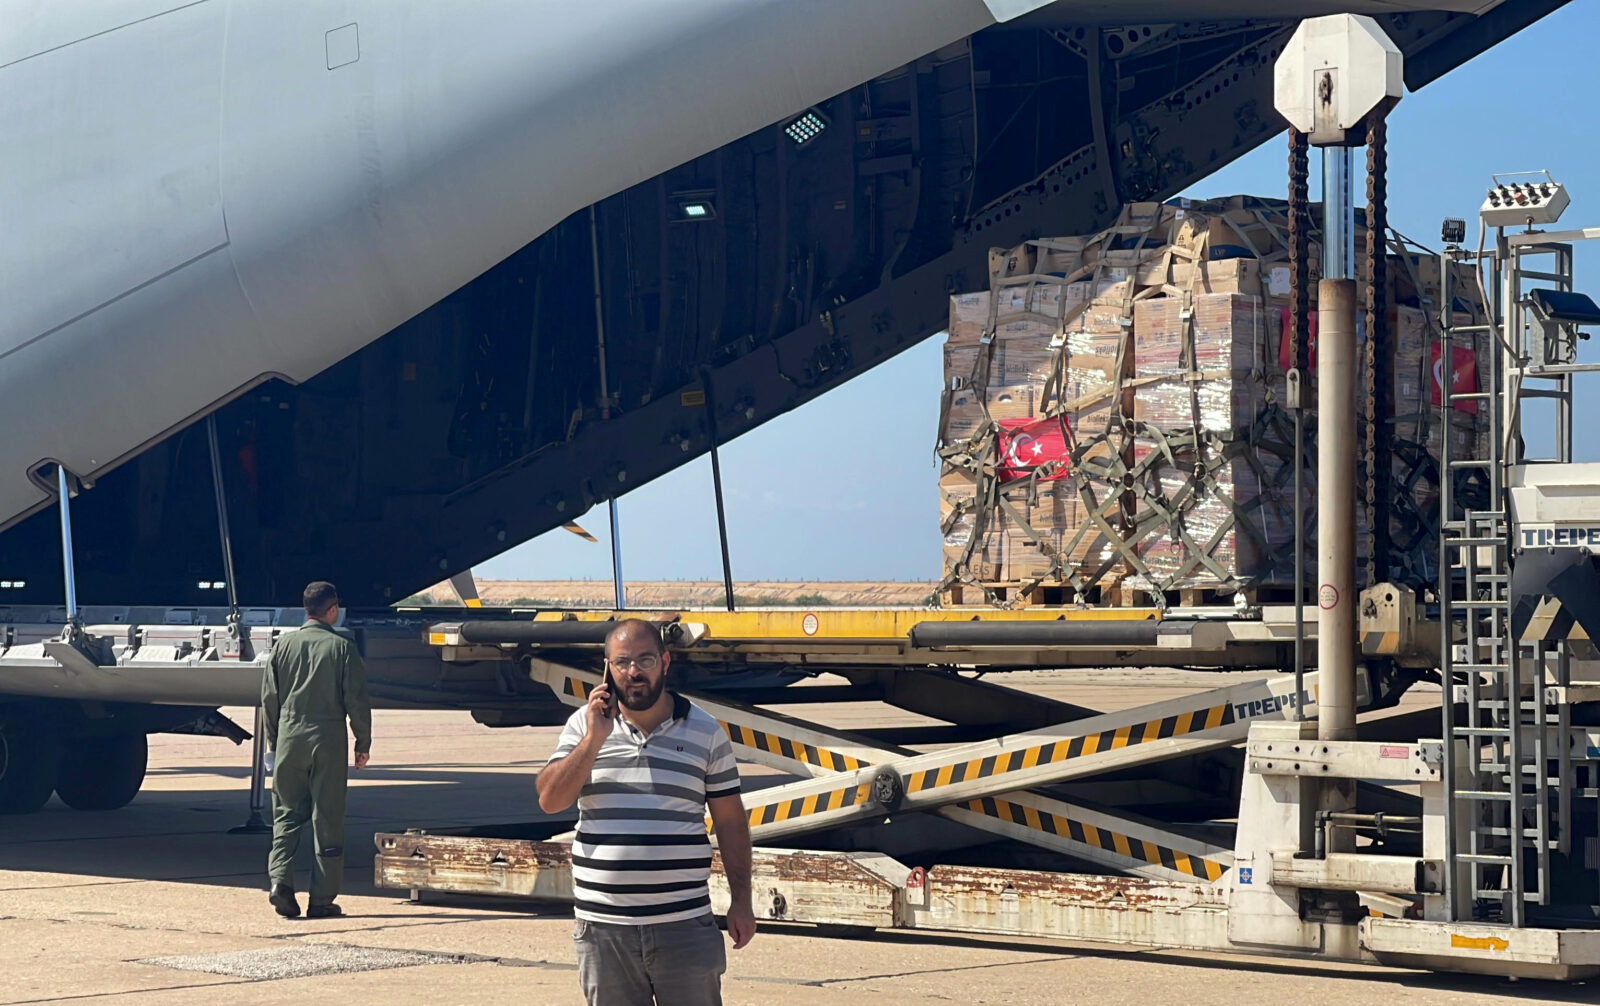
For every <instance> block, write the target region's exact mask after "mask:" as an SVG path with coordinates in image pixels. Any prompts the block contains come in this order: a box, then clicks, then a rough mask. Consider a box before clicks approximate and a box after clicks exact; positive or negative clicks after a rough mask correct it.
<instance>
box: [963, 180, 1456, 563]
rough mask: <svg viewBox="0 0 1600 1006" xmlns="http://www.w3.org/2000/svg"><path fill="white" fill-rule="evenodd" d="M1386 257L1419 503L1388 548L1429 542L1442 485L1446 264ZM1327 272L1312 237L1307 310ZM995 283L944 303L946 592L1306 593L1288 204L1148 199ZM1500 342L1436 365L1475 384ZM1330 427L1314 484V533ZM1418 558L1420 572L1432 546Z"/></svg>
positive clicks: (1054, 243)
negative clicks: (966, 586) (1297, 487)
mask: <svg viewBox="0 0 1600 1006" xmlns="http://www.w3.org/2000/svg"><path fill="white" fill-rule="evenodd" d="M1358 254H1359V250H1358ZM1388 263H1389V283H1388V287H1387V300H1388V304H1389V308H1388V311H1387V325H1386V327H1387V330H1388V332H1389V333H1390V342H1391V352H1392V354H1393V356H1392V378H1393V379H1392V381H1391V382H1390V383H1391V389H1390V391H1389V394H1390V395H1391V396H1392V400H1391V402H1390V411H1391V415H1392V416H1393V417H1394V422H1393V436H1394V438H1395V440H1396V441H1397V449H1396V450H1395V451H1394V452H1393V453H1392V456H1391V457H1390V458H1389V459H1388V461H1387V463H1390V464H1391V465H1392V466H1393V473H1392V477H1393V479H1394V484H1395V493H1396V494H1402V493H1403V494H1405V498H1404V499H1397V500H1396V501H1395V505H1394V509H1395V511H1396V513H1397V514H1398V515H1399V516H1396V517H1395V518H1394V519H1393V520H1392V521H1391V535H1390V537H1391V538H1399V537H1407V538H1413V539H1414V538H1415V537H1416V536H1415V534H1414V533H1411V532H1414V531H1415V528H1416V524H1417V520H1418V517H1419V515H1421V519H1423V520H1426V519H1427V516H1428V515H1429V514H1431V512H1432V511H1431V509H1430V508H1433V507H1435V506H1436V500H1437V477H1436V476H1432V475H1429V474H1428V473H1427V472H1426V471H1425V470H1424V469H1426V468H1427V464H1428V461H1429V459H1430V458H1431V459H1434V460H1435V461H1436V459H1437V457H1438V454H1439V450H1440V447H1441V444H1442V442H1443V441H1444V440H1445V438H1446V431H1445V430H1444V429H1443V428H1442V426H1443V424H1442V423H1441V421H1440V417H1439V405H1438V398H1437V393H1438V392H1437V384H1435V383H1432V375H1433V374H1434V373H1435V372H1436V368H1435V367H1434V366H1433V364H1434V363H1435V362H1437V361H1438V360H1439V357H1440V355H1441V354H1440V352H1439V346H1438V339H1437V332H1436V331H1435V327H1436V326H1434V325H1432V324H1431V322H1430V313H1429V312H1434V313H1436V312H1437V305H1438V279H1437V268H1436V266H1435V265H1434V263H1433V261H1432V260H1431V259H1429V258H1425V257H1421V256H1417V255H1412V254H1410V253H1406V254H1395V255H1391V256H1389V259H1388ZM1316 264H1317V262H1316V254H1315V246H1314V245H1313V255H1312V263H1311V266H1312V270H1311V272H1312V277H1313V287H1312V289H1311V291H1310V296H1311V300H1312V303H1313V306H1314V303H1315V289H1314V279H1315V267H1316ZM990 272H991V275H990V289H989V290H987V291H978V292H974V293H969V294H962V295H958V296H956V297H953V298H952V300H951V311H950V326H949V336H948V342H947V343H946V347H945V377H946V385H945V387H946V391H945V402H944V409H943V412H942V419H941V429H940V454H941V456H942V457H943V458H944V461H945V465H944V473H943V476H942V477H941V481H940V492H941V495H942V498H943V510H942V518H943V521H944V527H945V580H946V583H947V584H956V583H978V584H988V585H995V584H1037V583H1062V584H1067V585H1070V586H1072V587H1075V588H1077V590H1079V591H1080V592H1082V593H1087V592H1088V591H1089V590H1090V589H1091V588H1093V587H1096V586H1100V587H1104V586H1123V587H1132V588H1135V589H1139V590H1145V591H1153V592H1161V591H1166V590H1172V589H1180V588H1188V587H1202V588H1220V589H1222V590H1232V589H1241V588H1244V587H1254V586H1261V585H1282V584H1287V583H1290V582H1292V570H1293V566H1292V548H1291V547H1290V546H1291V545H1292V542H1293V539H1294V521H1293V514H1294V498H1293V475H1294V473H1293V464H1292V459H1293V454H1294V442H1293V422H1292V415H1291V413H1290V412H1289V411H1288V410H1287V408H1286V406H1285V401H1284V397H1285V394H1284V393H1285V380H1284V368H1285V366H1286V364H1287V362H1288V357H1289V347H1288V346H1287V343H1286V340H1285V333H1284V329H1285V324H1286V322H1287V316H1288V305H1289V301H1288V295H1289V265H1288V248H1287V220H1286V218H1285V216H1284V214H1283V211H1282V209H1281V207H1274V206H1272V205H1270V204H1266V203H1263V202H1261V201H1259V200H1251V199H1246V198H1235V199H1232V200H1227V201H1221V202H1216V203H1209V204H1203V205H1185V204H1175V205H1155V204H1136V205H1134V206H1130V207H1128V208H1127V209H1126V210H1125V211H1124V212H1123V214H1122V215H1121V216H1120V217H1119V219H1118V221H1117V223H1116V224H1115V225H1114V226H1112V227H1111V228H1108V229H1107V230H1106V231H1104V232H1102V233H1101V234H1098V235H1094V236H1092V237H1089V238H1070V239H1054V240H1048V241H1034V242H1028V243H1026V244H1024V245H1022V246H1019V247H1018V248H1014V249H1007V250H997V251H996V252H994V253H992V254H991V258H990ZM1455 282H1456V283H1457V288H1458V296H1457V308H1458V310H1460V311H1464V312H1466V313H1468V314H1470V313H1471V312H1473V311H1477V310H1480V305H1478V304H1477V303H1474V300H1475V298H1473V297H1470V296H1466V297H1463V296H1461V293H1462V292H1463V291H1467V289H1468V288H1467V285H1466V283H1465V281H1464V279H1462V278H1457V279H1456V280H1455ZM1364 327H1365V326H1364V320H1363V322H1362V324H1360V325H1358V328H1360V329H1361V335H1360V338H1362V339H1364V338H1365V332H1364ZM1362 348H1363V350H1364V346H1363V347H1362ZM1486 348H1487V347H1486V346H1485V347H1480V348H1479V350H1478V351H1477V352H1476V353H1475V352H1473V351H1471V350H1464V349H1457V351H1456V353H1455V354H1454V355H1455V356H1456V357H1457V359H1455V360H1453V361H1452V366H1451V367H1445V368H1442V370H1439V371H1438V372H1442V373H1450V372H1456V373H1464V374H1465V375H1466V376H1465V377H1463V378H1461V379H1460V380H1465V381H1467V382H1469V383H1470V381H1472V380H1474V379H1475V377H1474V376H1473V374H1472V371H1474V369H1475V368H1478V367H1480V366H1481V362H1482V361H1481V359H1480V357H1481V355H1482V352H1483V350H1485V349H1486ZM1430 354H1432V355H1431V357H1430ZM1462 354H1465V356H1464V358H1463V357H1462ZM1362 356H1363V363H1362V373H1361V375H1359V376H1358V382H1357V385H1358V388H1357V391H1358V396H1361V395H1362V391H1361V389H1362V388H1363V387H1364V386H1365V380H1364V378H1365V367H1366V364H1365V362H1364V358H1365V353H1364V352H1363V354H1362ZM1452 368H1453V369H1452ZM1313 375H1314V368H1313ZM1460 380H1458V383H1457V386H1458V387H1460V386H1461V384H1460ZM1361 404H1362V402H1361V400H1359V398H1358V400H1357V401H1352V402H1350V403H1348V405H1347V406H1346V407H1344V408H1341V409H1340V410H1339V412H1340V415H1341V417H1342V418H1343V420H1344V421H1356V422H1359V418H1358V417H1359V416H1360V415H1361V411H1360V406H1361ZM1315 416H1316V413H1315V411H1312V412H1311V413H1310V414H1309V415H1308V417H1307V427H1308V430H1307V442H1308V450H1307V459H1308V461H1307V465H1308V467H1307V468H1306V469H1305V470H1304V471H1303V473H1302V474H1303V479H1304V483H1305V490H1304V491H1305V493H1306V494H1307V496H1308V507H1307V513H1308V519H1313V518H1310V516H1309V515H1310V514H1311V513H1313V512H1314V503H1315V493H1316V483H1315V463H1314V460H1312V459H1314V457H1315V453H1314V429H1315ZM1483 418H1484V417H1482V416H1478V415H1476V413H1475V412H1473V411H1472V410H1462V411H1461V412H1459V413H1458V414H1457V415H1456V416H1454V417H1453V418H1452V421H1451V429H1450V431H1449V433H1448V436H1449V438H1450V441H1451V448H1450V449H1451V451H1452V453H1453V455H1454V456H1457V457H1460V456H1462V455H1464V454H1466V453H1472V452H1477V451H1480V450H1481V436H1482V429H1483V426H1484V423H1483ZM1399 447H1405V448H1407V449H1398V448H1399ZM1350 486H1351V491H1352V492H1357V493H1359V492H1360V491H1361V489H1362V488H1363V486H1364V476H1362V475H1361V474H1360V473H1359V472H1352V473H1351V477H1350ZM1357 512H1358V514H1359V515H1360V517H1361V520H1362V521H1363V522H1364V520H1365V512H1364V510H1363V509H1362V508H1360V507H1358V508H1357ZM1402 525H1403V527H1402ZM1400 532H1406V533H1405V534H1403V535H1402V534H1401V533H1400ZM1358 536H1359V537H1358V556H1365V555H1370V554H1371V551H1370V550H1371V548H1372V534H1371V529H1370V528H1367V527H1366V526H1365V525H1364V523H1363V525H1362V526H1361V527H1359V528H1358ZM1412 544H1414V545H1415V546H1416V547H1415V548H1414V549H1413V551H1414V552H1415V553H1416V555H1415V556H1413V558H1415V557H1416V556H1423V555H1425V554H1426V553H1428V552H1429V551H1430V549H1431V547H1432V546H1431V543H1427V542H1421V543H1418V542H1412ZM1424 564H1425V563H1424ZM1401 565H1402V566H1404V562H1402V563H1401ZM1402 572H1403V570H1402ZM1424 573H1425V571H1423V570H1421V569H1420V568H1419V570H1418V576H1419V577H1421V576H1423V575H1424Z"/></svg>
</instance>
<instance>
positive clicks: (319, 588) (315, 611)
mask: <svg viewBox="0 0 1600 1006" xmlns="http://www.w3.org/2000/svg"><path fill="white" fill-rule="evenodd" d="M301 600H302V601H303V602H304V604H305V606H306V614H308V615H310V616H311V617H312V618H321V617H322V616H323V615H326V614H327V613H328V609H329V608H331V607H333V606H334V605H336V604H338V603H339V589H338V588H337V587H335V586H334V585H333V584H331V583H328V582H327V581H326V580H318V581H316V582H315V583H308V584H306V592H305V594H304V595H303V596H302V598H301Z"/></svg>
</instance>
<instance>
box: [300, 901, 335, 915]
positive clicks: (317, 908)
mask: <svg viewBox="0 0 1600 1006" xmlns="http://www.w3.org/2000/svg"><path fill="white" fill-rule="evenodd" d="M343 914H344V912H342V911H340V910H339V906H338V905H336V904H334V903H333V902H331V901H330V902H328V903H327V904H326V905H311V906H310V907H308V908H307V909H306V918H308V919H332V918H337V917H338V916H340V915H343Z"/></svg>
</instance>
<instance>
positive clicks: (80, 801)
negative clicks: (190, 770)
mask: <svg viewBox="0 0 1600 1006" xmlns="http://www.w3.org/2000/svg"><path fill="white" fill-rule="evenodd" d="M149 754H150V749H149V745H148V744H147V743H146V741H145V736H144V734H115V735H113V736H110V737H87V738H84V739H82V740H74V741H72V742H71V743H70V744H68V745H67V747H66V749H65V750H64V751H63V752H62V754H61V761H60V767H59V768H58V769H57V771H56V780H55V790H56V796H59V797H60V798H61V802H62V803H64V804H66V805H67V806H68V807H71V808H72V809H73V810H116V809H118V808H120V807H125V806H127V805H128V803H129V802H130V801H131V800H132V799H133V798H134V797H136V796H138V795H139V787H140V786H143V785H144V772H145V765H146V762H147V760H148V758H149Z"/></svg>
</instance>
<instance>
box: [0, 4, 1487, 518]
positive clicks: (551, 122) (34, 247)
mask: <svg viewBox="0 0 1600 1006" xmlns="http://www.w3.org/2000/svg"><path fill="white" fill-rule="evenodd" d="M1493 6H1495V4H1493V3H1486V2H1484V0H1433V2H1421V3H1410V2H1370V3H1359V4H1350V3H1344V4H1335V3H1321V2H1298V3H1296V2H1284V0H1278V2H1276V3H1270V2H1264V0H1262V2H1254V0H1251V2H1231V3H1229V2H1212V3H1206V4H1198V5H1197V4H1190V3H1181V4H1179V3H1172V2H1156V0H1147V2H1129V3H1115V4H1113V3H1106V2H1082V3H1075V2H1067V0H1062V2H1057V3H1054V4H1046V3H1041V2H1039V0H809V2H799V0H761V2H755V0H672V2H670V3H667V2H661V0H602V2H599V3H593V4H584V5H573V4H569V3H560V4H557V3H549V2H520V3H510V2H497V0H479V2H475V3H470V4H441V3H430V4H400V3H394V2H392V0H390V2H377V0H368V2H299V3H293V4H270V3H264V2H259V0H254V2H253V0H200V2H194V3H184V4H175V3H174V2H172V0H98V2H95V3H66V4H63V3H55V2H46V0H35V2H26V0H9V2H5V3H3V4H0V136H3V137H5V142H4V143H3V144H0V221H3V224H4V225H3V228H0V234H3V236H0V304H3V305H4V310H3V311H0V430H3V431H4V435H3V436H0V529H4V528H5V527H7V526H10V525H11V524H14V523H16V522H17V521H19V520H20V519H21V518H23V517H25V516H27V515H28V514H29V513H31V512H34V511H37V510H38V509H40V508H42V507H44V506H47V505H49V504H50V502H51V501H52V499H53V498H54V493H55V489H54V486H55V479H54V473H55V468H56V466H57V465H58V464H59V465H61V466H64V467H65V468H66V470H67V471H68V472H69V473H70V474H71V475H72V476H73V477H74V478H76V479H77V480H79V481H80V482H81V483H83V484H85V485H92V483H93V481H94V479H95V478H96V477H97V476H99V475H101V474H103V473H104V472H106V471H107V470H109V469H111V468H113V467H114V466H116V465H117V464H119V463H120V462H122V461H125V460H127V459H128V458H130V457H132V456H133V455H135V454H137V453H138V452H139V451H140V450H141V449H142V448H143V447H144V446H146V445H148V444H150V443H152V442H154V441H156V440H158V439H159V438H161V437H163V436H165V435H167V434H169V433H171V432H172V431H173V430H175V429H177V428H179V427H182V426H183V425H185V424H188V423H190V422H193V421H194V420H196V419H197V418H199V417H201V416H203V415H204V414H205V413H207V412H208V411H210V410H212V409H214V408H216V407H217V406H218V405H219V404H221V403H223V402H226V401H228V400H229V399H230V398H232V397H234V396H236V395H238V394H240V393H242V392H243V391H244V390H246V389H249V388H251V387H253V386H255V385H258V384H260V383H261V382H263V381H266V380H268V379H270V378H273V377H279V378H282V379H284V380H287V381H289V382H300V381H303V380H305V379H307V378H310V377H311V376H313V375H315V374H317V373H318V372H320V371H322V370H324V369H325V368H327V367H328V366H330V365H331V364H333V363H335V362H337V361H339V360H341V359H343V358H344V357H347V356H349V355H350V354H351V353H353V352H355V351H356V350H358V349H360V348H361V347H362V346H365V345H366V344H368V343H370V342H372V341H373V340H375V339H377V338H378V337H380V336H382V335H383V334H384V333H385V332H388V331H390V330H392V329H393V328H395V326H397V325H399V324H401V323H402V322H404V321H405V320H406V319H408V318H411V317H412V316H414V315H416V314H417V313H418V312H419V311H422V310H424V309H426V308H427V307H429V306H430V305H432V304H434V303H436V302H437V301H439V300H440V299H441V298H442V297H444V296H446V295H448V294H449V293H450V292H451V291H454V290H456V289H458V288H460V287H461V286H462V285H463V284H465V283H467V282H468V281H470V280H472V279H473V278H474V277H476V276H478V275H480V274H482V273H483V272H484V271H485V270H487V269H489V268H491V267H492V266H494V265H495V264H496V263H497V262H499V261H501V260H502V259H504V258H505V257H506V256H507V255H508V254H510V253H511V252H513V251H514V250H516V249H517V248H519V247H522V246H524V245H526V244H527V243H528V242H529V241H530V240H532V239H534V238H536V237H538V236H539V235H540V234H541V233H543V232H544V231H545V230H546V229H548V228H550V227H551V226H552V225H554V224H555V223H556V222H558V221H559V220H561V219H562V218H563V217H565V216H567V215H568V214H570V213H572V212H573V211H574V210H577V209H581V208H582V207H584V206H587V205H590V204H592V203H594V202H595V201H596V200H599V199H601V198H603V197H606V196H608V195H610V194H612V193H615V192H618V191H619V190H622V189H623V188H625V187H627V186H629V185H632V184H635V183H638V182H640V181H641V180H644V179H646V178H649V177H651V176H653V175H655V174H657V173H658V172H661V171H663V170H665V169H668V168H670V167H672V166H673V165H677V164H680V163H683V162H684V161H686V160H688V159H690V158H692V157H695V156H698V155H701V154H704V153H705V152H707V151H710V150H713V149H715V148H717V147H718V146H719V145H721V144H724V143H727V142H729V141H731V140H733V139H735V138H736V137H739V136H741V135H744V134H746V133H748V132H750V131H751V130H754V129H757V128H760V127H763V126H766V125H769V124H771V123H773V122H777V121H780V120H782V119H783V118H785V117H787V116H791V115H794V114H796V113H798V112H800V111H802V110H804V109H805V108H806V107H807V106H808V105H810V104H812V103H814V102H817V101H821V100H823V99H825V98H827V97H828V96H830V95H834V94H837V93H839V92H840V91H843V90H845V89H847V88H849V87H851V86H854V85H856V84H858V83H860V82H862V81H864V80H867V79H870V78H871V77H873V76H874V75H875V74H879V73H882V72H885V71H887V70H889V69H891V68H893V67H895V66H898V65H901V64H904V63H905V62H907V61H908V60H912V59H915V58H917V57H919V56H921V55H923V54H926V53H929V52H932V51H934V50H935V49H937V48H939V47H940V46H943V45H946V44H949V43H951V42H952V41H954V40H958V39H961V38H964V37H965V36H968V35H971V34H972V33H973V32H976V31H979V30H981V29H983V28H986V27H988V26H990V25H993V24H995V23H996V22H1000V21H1006V20H1010V19H1014V18H1020V17H1030V16H1031V17H1044V18H1060V19H1062V20H1070V21H1072V22H1075V23H1089V22H1094V21H1096V20H1098V19H1106V18H1113V17H1114V18H1117V19H1121V20H1123V21H1128V20H1139V19H1159V18H1161V17H1163V16H1165V17H1169V18H1172V17H1178V16H1183V17H1193V16H1195V15H1196V14H1198V13H1201V12H1200V11H1198V10H1197V9H1196V8H1197V7H1203V8H1205V10H1204V12H1203V13H1204V15H1205V16H1209V17H1246V16H1250V15H1254V14H1270V15H1272V16H1275V17H1284V16H1292V15H1296V14H1301V15H1309V14H1320V13H1327V12H1329V11H1332V10H1335V9H1347V8H1351V7H1355V8H1357V9H1363V10H1371V11H1374V12H1394V11H1399V10H1407V9H1431V10H1456V11H1468V12H1480V11H1482V10H1485V9H1487V8H1490V7H1493ZM1041 8H1047V9H1041Z"/></svg>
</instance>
